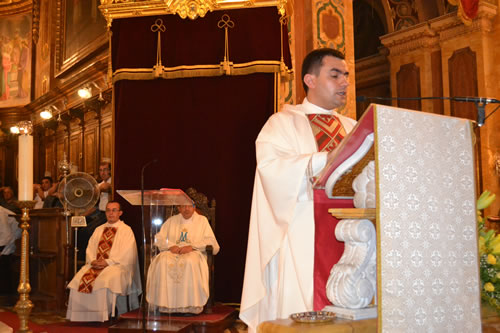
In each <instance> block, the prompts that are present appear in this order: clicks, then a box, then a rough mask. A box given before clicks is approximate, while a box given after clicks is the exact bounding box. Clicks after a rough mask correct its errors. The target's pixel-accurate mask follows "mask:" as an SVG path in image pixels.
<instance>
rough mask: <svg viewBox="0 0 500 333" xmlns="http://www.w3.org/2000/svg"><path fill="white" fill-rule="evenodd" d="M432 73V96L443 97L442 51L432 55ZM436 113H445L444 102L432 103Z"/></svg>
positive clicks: (436, 101)
mask: <svg viewBox="0 0 500 333" xmlns="http://www.w3.org/2000/svg"><path fill="white" fill-rule="evenodd" d="M431 71H432V96H443V69H442V64H441V50H439V51H434V52H432V53H431ZM432 108H433V112H434V113H438V114H443V113H444V101H443V100H435V101H433V102H432Z"/></svg>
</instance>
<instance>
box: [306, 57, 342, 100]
mask: <svg viewBox="0 0 500 333" xmlns="http://www.w3.org/2000/svg"><path fill="white" fill-rule="evenodd" d="M304 82H305V83H306V84H307V86H308V88H309V89H308V92H307V99H308V100H309V102H311V103H313V104H316V105H317V106H319V107H322V108H324V109H327V110H332V109H336V108H338V107H341V106H343V105H344V104H345V103H346V100H347V88H348V87H349V72H348V71H347V64H346V62H345V61H344V60H342V59H339V58H335V57H332V56H325V57H324V58H323V60H322V62H321V67H320V69H319V71H318V72H317V73H311V74H307V75H306V76H305V77H304Z"/></svg>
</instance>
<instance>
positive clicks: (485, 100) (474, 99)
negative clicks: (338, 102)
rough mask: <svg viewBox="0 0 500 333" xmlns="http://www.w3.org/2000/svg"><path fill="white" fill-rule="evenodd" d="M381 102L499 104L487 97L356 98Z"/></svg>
mask: <svg viewBox="0 0 500 333" xmlns="http://www.w3.org/2000/svg"><path fill="white" fill-rule="evenodd" d="M374 99H375V100H377V99H378V100H383V101H392V100H396V101H416V100H425V99H434V100H435V99H441V100H450V101H455V102H472V103H484V104H488V103H497V104H500V100H498V99H495V98H487V97H367V96H356V102H365V101H369V100H374Z"/></svg>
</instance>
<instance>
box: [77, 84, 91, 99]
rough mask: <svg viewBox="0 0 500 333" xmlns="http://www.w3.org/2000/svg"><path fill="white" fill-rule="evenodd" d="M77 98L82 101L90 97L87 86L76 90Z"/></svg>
mask: <svg viewBox="0 0 500 333" xmlns="http://www.w3.org/2000/svg"><path fill="white" fill-rule="evenodd" d="M78 96H80V98H83V99H89V98H90V97H92V92H91V90H90V87H89V86H88V85H84V86H83V87H81V88H80V89H78Z"/></svg>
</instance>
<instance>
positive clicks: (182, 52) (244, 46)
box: [112, 7, 290, 302]
mask: <svg viewBox="0 0 500 333" xmlns="http://www.w3.org/2000/svg"><path fill="white" fill-rule="evenodd" d="M223 13H228V14H229V15H230V17H231V20H233V21H234V22H235V28H234V29H233V30H231V31H230V32H229V36H230V43H229V47H230V49H229V55H230V60H231V61H233V62H235V63H236V62H245V61H252V60H279V59H280V43H279V40H280V35H279V33H280V29H279V15H278V11H277V9H276V8H275V7H268V8H259V9H245V10H233V11H224V12H220V11H216V12H212V13H208V14H207V15H206V17H205V18H199V19H196V20H194V21H192V20H189V19H186V20H182V19H181V18H179V17H178V16H176V15H175V16H174V15H166V16H161V18H162V19H163V22H164V24H165V26H166V32H165V34H164V37H163V38H162V50H163V51H162V54H163V57H162V63H163V65H164V66H168V67H172V66H176V65H198V64H218V63H219V62H220V61H221V60H222V59H223V56H224V31H223V30H221V29H218V28H217V27H216V26H217V21H218V20H219V19H220V17H221V16H222V14H223ZM157 18H158V17H140V18H131V19H118V20H114V21H113V27H112V31H113V37H112V61H113V69H114V70H116V69H119V68H151V67H152V66H153V65H154V64H155V61H156V33H152V32H150V27H151V25H152V24H154V23H155V20H156V19H157ZM256 18H258V21H257V20H256ZM214 24H215V27H216V28H215V29H214V28H213V27H212V26H213V25H214ZM284 37H285V51H286V52H287V53H286V55H285V59H286V61H287V63H288V64H290V56H289V53H288V41H287V39H286V29H285V32H284ZM271 58H272V59H271ZM289 66H290V65H289ZM114 93H115V114H114V116H115V118H114V121H115V133H114V135H115V138H114V139H115V156H114V161H115V164H116V165H115V174H114V188H115V190H117V189H119V190H125V189H139V188H140V172H141V168H142V166H143V165H144V164H145V163H147V162H149V161H151V160H153V159H158V162H157V163H154V164H152V165H150V166H149V167H148V168H147V169H146V172H145V177H144V180H145V188H146V189H158V188H162V187H170V188H181V189H186V188H188V187H194V188H196V189H197V190H198V191H200V192H203V193H205V194H207V196H208V198H209V199H211V198H215V199H216V200H217V209H216V215H217V218H216V230H215V234H216V237H217V239H218V241H219V244H220V246H221V251H220V253H219V254H218V255H217V256H216V257H215V261H216V264H215V267H216V273H215V276H216V279H215V289H216V292H215V299H216V300H217V301H225V302H239V301H240V297H241V288H242V284H243V272H244V264H245V256H246V244H247V238H248V223H249V218H250V205H251V197H252V190H253V180H254V174H255V165H256V161H255V139H256V138H257V135H258V133H259V131H260V129H261V128H262V126H263V125H264V123H265V121H266V120H267V118H268V117H269V116H270V115H271V114H272V113H273V111H274V75H273V74H263V73H258V74H251V75H244V76H222V77H201V78H185V79H170V80H162V79H157V80H142V81H127V80H122V81H118V82H117V83H116V84H115V91H114ZM115 198H118V200H119V201H120V202H122V204H123V207H124V215H123V219H124V220H125V221H126V222H127V223H128V224H130V225H132V228H133V229H134V232H135V235H136V239H137V241H138V243H141V242H142V241H141V239H142V238H141V237H142V236H141V228H140V220H141V214H140V207H138V206H135V207H132V206H130V205H129V204H128V203H126V202H125V200H123V199H122V198H121V197H120V196H119V195H117V194H115Z"/></svg>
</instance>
